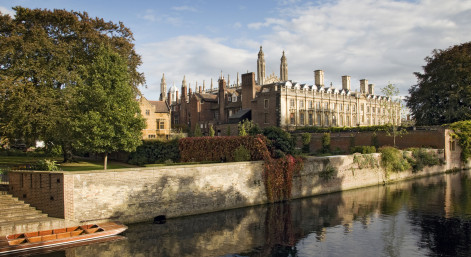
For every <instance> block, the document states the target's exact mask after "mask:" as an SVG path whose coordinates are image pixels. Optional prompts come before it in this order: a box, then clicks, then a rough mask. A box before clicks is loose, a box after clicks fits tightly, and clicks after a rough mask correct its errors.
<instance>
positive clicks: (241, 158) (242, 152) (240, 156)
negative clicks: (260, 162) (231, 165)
mask: <svg viewBox="0 0 471 257" xmlns="http://www.w3.org/2000/svg"><path fill="white" fill-rule="evenodd" d="M234 161H236V162H245V161H250V151H249V150H247V148H245V147H244V146H243V145H241V146H239V147H237V148H236V149H235V151H234Z"/></svg>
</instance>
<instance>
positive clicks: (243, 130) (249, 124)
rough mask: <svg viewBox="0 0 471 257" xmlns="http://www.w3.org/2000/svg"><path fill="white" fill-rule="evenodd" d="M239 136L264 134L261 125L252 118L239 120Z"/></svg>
mask: <svg viewBox="0 0 471 257" xmlns="http://www.w3.org/2000/svg"><path fill="white" fill-rule="evenodd" d="M237 128H238V131H239V136H247V135H251V136H255V135H258V134H262V130H261V129H260V127H259V126H258V125H257V124H256V123H254V122H253V121H251V120H248V119H245V120H244V121H241V122H239V124H238V126H237Z"/></svg>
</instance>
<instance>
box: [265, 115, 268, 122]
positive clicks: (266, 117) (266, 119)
mask: <svg viewBox="0 0 471 257" xmlns="http://www.w3.org/2000/svg"><path fill="white" fill-rule="evenodd" d="M265 124H268V113H265Z"/></svg>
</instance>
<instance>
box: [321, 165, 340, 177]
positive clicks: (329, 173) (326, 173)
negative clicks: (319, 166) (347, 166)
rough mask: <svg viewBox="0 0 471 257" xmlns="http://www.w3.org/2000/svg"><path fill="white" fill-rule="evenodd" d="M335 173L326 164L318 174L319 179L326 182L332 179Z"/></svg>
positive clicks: (334, 169) (334, 170)
mask: <svg viewBox="0 0 471 257" xmlns="http://www.w3.org/2000/svg"><path fill="white" fill-rule="evenodd" d="M337 172H338V171H337V169H336V168H335V167H334V166H332V165H330V164H327V165H326V166H325V167H324V169H323V170H321V171H320V172H319V177H320V178H321V179H323V180H325V181H328V180H331V179H333V178H334V177H335V174H336V173H337Z"/></svg>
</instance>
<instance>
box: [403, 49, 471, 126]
mask: <svg viewBox="0 0 471 257" xmlns="http://www.w3.org/2000/svg"><path fill="white" fill-rule="evenodd" d="M425 61H426V63H427V64H426V65H425V66H424V67H423V70H424V71H423V73H419V72H415V73H414V74H415V76H416V77H417V84H416V85H414V86H412V87H411V88H410V89H409V93H410V96H409V97H408V98H407V107H409V109H410V110H411V113H412V115H413V117H414V118H415V120H416V124H417V125H440V124H446V123H453V122H456V121H461V120H469V119H471V42H468V43H464V44H461V45H455V46H452V47H450V48H448V49H446V50H436V49H435V50H434V51H433V52H432V56H428V57H426V58H425Z"/></svg>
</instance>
